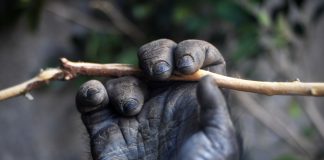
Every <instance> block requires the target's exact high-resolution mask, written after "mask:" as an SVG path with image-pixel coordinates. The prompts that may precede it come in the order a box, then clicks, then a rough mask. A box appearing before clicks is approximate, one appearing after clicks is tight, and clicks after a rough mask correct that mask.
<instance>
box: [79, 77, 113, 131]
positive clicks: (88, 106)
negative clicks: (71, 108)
mask: <svg viewBox="0 0 324 160" xmlns="http://www.w3.org/2000/svg"><path fill="white" fill-rule="evenodd" d="M107 104H108V95H107V91H106V88H105V87H104V86H103V84H102V83H101V82H99V81H97V80H90V81H88V82H86V83H84V84H83V85H82V86H81V87H80V89H79V90H78V92H77V95H76V105H77V108H78V110H79V112H80V113H81V117H82V121H83V123H84V124H85V126H86V128H87V130H88V132H89V134H90V135H93V134H95V133H96V132H97V131H98V130H100V129H101V127H98V126H100V124H101V123H105V122H108V121H107V120H108V119H109V121H110V120H111V119H112V114H111V113H110V111H109V110H108V108H107Z"/></svg>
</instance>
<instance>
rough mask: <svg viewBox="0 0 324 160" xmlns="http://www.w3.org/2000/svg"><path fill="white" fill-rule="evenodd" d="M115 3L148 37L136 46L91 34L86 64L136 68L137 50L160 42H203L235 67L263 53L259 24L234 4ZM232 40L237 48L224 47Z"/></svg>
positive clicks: (119, 37)
mask: <svg viewBox="0 0 324 160" xmlns="http://www.w3.org/2000/svg"><path fill="white" fill-rule="evenodd" d="M115 2H116V4H117V7H118V9H119V10H121V11H122V12H123V14H124V15H125V16H126V17H127V18H128V19H129V20H130V21H131V22H132V23H134V24H135V25H136V26H137V27H138V28H139V29H140V30H142V31H143V32H144V33H145V39H144V41H142V42H135V43H134V42H133V41H132V40H131V39H130V37H127V36H122V35H112V34H102V33H92V34H91V35H90V36H89V37H88V40H87V44H86V45H87V47H86V48H87V49H86V51H85V59H86V60H92V61H97V62H128V63H132V64H134V63H136V56H134V54H136V50H137V48H138V47H139V46H140V45H142V44H144V43H146V42H149V41H151V40H155V39H159V38H169V39H173V40H175V41H176V42H179V41H182V40H185V39H189V38H194V39H204V40H206V41H208V42H210V43H212V44H214V45H216V46H217V47H218V48H219V49H220V50H221V51H222V53H223V54H224V55H225V57H226V58H227V59H229V61H234V62H235V63H237V62H238V61H240V60H243V59H246V58H253V57H255V56H257V55H258V54H259V53H260V49H261V48H260V44H259V39H258V30H257V29H256V28H257V27H258V25H259V24H258V21H257V20H256V19H255V17H253V16H252V15H250V13H249V12H247V11H245V10H244V9H243V8H242V7H241V6H239V5H238V4H237V3H236V2H235V1H232V0H218V1H214V0H203V1H193V0H190V1H184V0H182V1H170V0H169V1H159V0H155V1H149V0H143V1H121V0H119V1H115ZM232 39H234V41H236V47H235V49H227V48H226V46H224V44H226V41H232ZM227 50H229V51H230V52H229V53H227V52H226V51H227ZM224 51H225V53H224ZM134 58H135V59H134Z"/></svg>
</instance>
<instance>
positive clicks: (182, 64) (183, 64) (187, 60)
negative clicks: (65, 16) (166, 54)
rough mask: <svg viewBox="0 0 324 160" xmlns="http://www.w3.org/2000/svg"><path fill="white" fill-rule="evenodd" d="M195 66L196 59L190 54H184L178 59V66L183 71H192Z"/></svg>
mask: <svg viewBox="0 0 324 160" xmlns="http://www.w3.org/2000/svg"><path fill="white" fill-rule="evenodd" d="M193 66H194V60H193V58H192V57H191V56H190V55H185V56H182V57H181V58H180V59H179V60H178V61H177V68H178V69H179V70H180V71H181V72H185V73H186V72H190V71H191V70H192V69H193Z"/></svg>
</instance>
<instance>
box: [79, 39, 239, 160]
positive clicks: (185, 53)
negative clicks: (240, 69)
mask: <svg viewBox="0 0 324 160" xmlns="http://www.w3.org/2000/svg"><path fill="white" fill-rule="evenodd" d="M138 57H139V61H140V67H141V68H142V69H143V71H144V72H145V73H146V75H147V76H149V77H150V78H153V79H155V80H158V81H146V82H145V81H144V80H140V79H137V78H135V77H122V78H118V79H113V80H110V81H108V82H107V83H106V84H105V86H104V85H103V84H101V83H100V82H99V81H96V80H91V81H88V82H87V83H85V84H83V85H82V86H81V87H80V89H79V91H78V93H77V96H76V103H77V108H78V110H79V111H80V113H81V115H82V120H83V123H84V124H85V126H86V128H87V130H88V133H89V135H90V141H91V153H92V157H93V158H94V159H100V160H106V159H149V160H150V159H186V160H187V159H219V160H224V159H226V160H229V159H231V160H232V159H233V160H234V159H239V157H240V152H241V151H240V143H239V141H238V139H237V134H236V130H235V127H234V125H233V123H232V120H231V116H230V113H229V110H228V108H227V104H226V99H225V98H224V96H223V94H222V92H221V91H220V89H219V88H218V87H216V86H215V85H214V84H213V83H212V80H211V79H210V78H209V77H205V78H203V79H202V80H201V81H200V82H199V84H198V85H197V83H194V82H169V81H163V80H165V79H167V78H168V77H170V76H171V74H173V73H177V74H192V73H194V72H195V71H197V70H198V69H200V68H202V69H206V70H209V71H212V72H217V73H219V74H226V73H225V61H224V59H223V57H222V56H221V54H220V53H219V52H218V50H217V49H216V48H215V47H214V46H212V45H211V44H209V43H207V42H204V41H200V40H186V41H183V42H181V43H179V44H176V43H175V42H173V41H171V40H167V39H160V40H156V41H153V42H150V43H148V44H146V45H144V46H142V47H141V48H140V49H139V52H138ZM196 88H197V89H196Z"/></svg>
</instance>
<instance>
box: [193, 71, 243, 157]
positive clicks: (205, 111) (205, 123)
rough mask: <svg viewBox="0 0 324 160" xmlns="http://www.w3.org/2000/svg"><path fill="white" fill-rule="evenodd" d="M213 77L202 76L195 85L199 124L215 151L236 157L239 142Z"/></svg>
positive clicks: (238, 153) (225, 155) (237, 155)
mask: <svg viewBox="0 0 324 160" xmlns="http://www.w3.org/2000/svg"><path fill="white" fill-rule="evenodd" d="M215 85H216V84H215V83H214V81H213V79H212V78H211V77H209V76H207V77H204V78H203V79H202V80H201V81H200V82H199V84H198V86H197V98H198V102H199V104H200V108H201V110H200V126H201V127H202V131H203V133H204V134H205V136H206V137H208V139H209V140H210V141H211V144H212V146H213V149H214V150H215V151H216V152H215V154H217V153H223V154H222V156H224V158H225V159H238V157H239V155H240V152H239V150H240V149H239V148H240V147H239V142H238V136H237V133H236V130H235V127H234V125H233V122H232V119H231V116H230V113H229V109H228V107H227V103H226V100H225V98H224V96H223V94H222V92H221V90H220V89H219V88H218V87H217V86H215Z"/></svg>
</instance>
